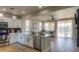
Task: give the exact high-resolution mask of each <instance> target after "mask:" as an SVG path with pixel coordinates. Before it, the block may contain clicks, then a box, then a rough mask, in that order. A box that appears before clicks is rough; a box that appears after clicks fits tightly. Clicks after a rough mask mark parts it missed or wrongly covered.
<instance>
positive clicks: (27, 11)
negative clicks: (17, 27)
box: [0, 6, 69, 15]
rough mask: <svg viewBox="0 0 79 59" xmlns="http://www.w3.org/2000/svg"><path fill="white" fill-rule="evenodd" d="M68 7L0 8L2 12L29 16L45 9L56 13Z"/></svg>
mask: <svg viewBox="0 0 79 59" xmlns="http://www.w3.org/2000/svg"><path fill="white" fill-rule="evenodd" d="M68 7H69V6H43V7H41V8H39V7H38V6H0V12H4V13H9V14H14V15H28V14H31V13H35V12H38V11H41V10H44V9H48V10H50V11H55V10H59V9H62V8H68ZM5 9H6V10H5Z"/></svg>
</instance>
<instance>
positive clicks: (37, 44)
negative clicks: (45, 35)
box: [33, 36, 41, 51]
mask: <svg viewBox="0 0 79 59" xmlns="http://www.w3.org/2000/svg"><path fill="white" fill-rule="evenodd" d="M33 43H34V48H35V49H37V50H39V51H41V38H40V37H39V36H34V37H33Z"/></svg>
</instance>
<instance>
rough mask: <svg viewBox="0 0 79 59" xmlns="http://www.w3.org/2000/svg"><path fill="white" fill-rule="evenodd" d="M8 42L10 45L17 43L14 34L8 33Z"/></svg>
mask: <svg viewBox="0 0 79 59" xmlns="http://www.w3.org/2000/svg"><path fill="white" fill-rule="evenodd" d="M9 41H10V43H15V42H17V37H16V33H10V34H9Z"/></svg>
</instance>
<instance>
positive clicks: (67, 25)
mask: <svg viewBox="0 0 79 59" xmlns="http://www.w3.org/2000/svg"><path fill="white" fill-rule="evenodd" d="M57 37H60V38H62V37H64V38H72V20H61V21H58V22H57Z"/></svg>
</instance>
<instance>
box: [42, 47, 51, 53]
mask: <svg viewBox="0 0 79 59" xmlns="http://www.w3.org/2000/svg"><path fill="white" fill-rule="evenodd" d="M49 50H50V47H48V48H47V49H45V50H42V52H49Z"/></svg>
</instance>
